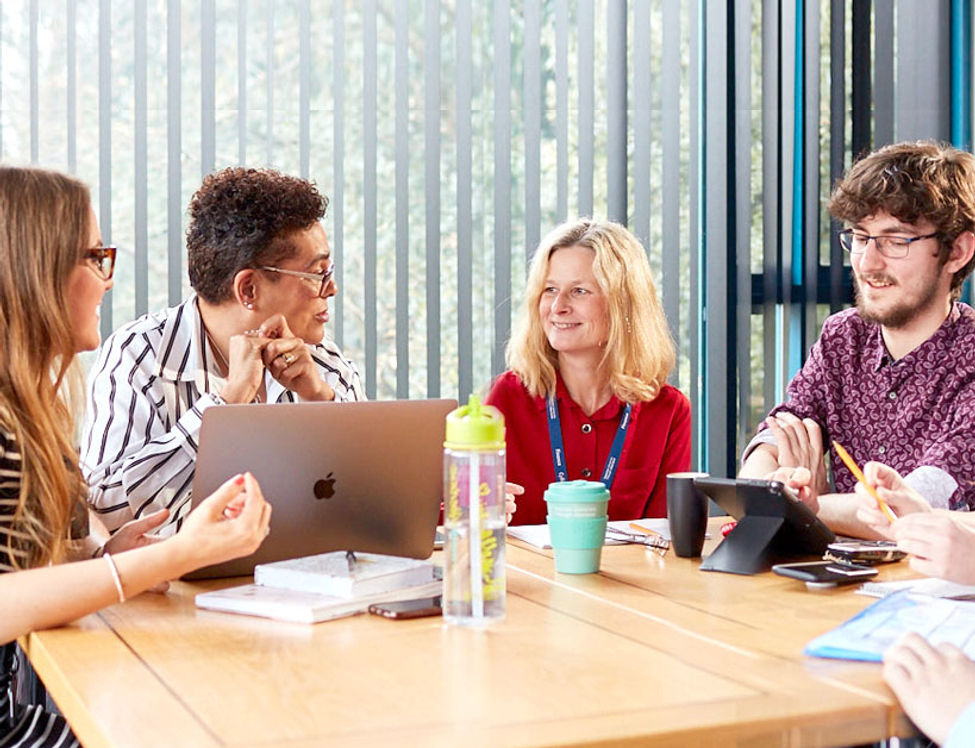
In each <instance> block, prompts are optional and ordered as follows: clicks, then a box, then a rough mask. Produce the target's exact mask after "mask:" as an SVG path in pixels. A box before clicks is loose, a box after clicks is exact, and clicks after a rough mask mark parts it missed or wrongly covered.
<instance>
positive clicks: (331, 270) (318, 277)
mask: <svg viewBox="0 0 975 748" xmlns="http://www.w3.org/2000/svg"><path fill="white" fill-rule="evenodd" d="M260 269H261V270H267V271H268V272H269V273H281V275H293V276H294V277H295V278H301V279H302V280H303V281H306V282H308V283H311V284H312V285H314V287H315V288H316V289H317V292H316V295H317V296H318V298H320V299H322V298H325V290H326V289H327V288H328V282H329V281H330V280H332V276H333V275H335V263H334V262H333V263H330V264H329V266H328V267H327V268H325V269H324V270H323V271H322V272H320V273H303V272H301V271H300V270H287V269H285V268H275V267H271V266H270V265H261V267H260Z"/></svg>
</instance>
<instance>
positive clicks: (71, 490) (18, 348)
mask: <svg viewBox="0 0 975 748" xmlns="http://www.w3.org/2000/svg"><path fill="white" fill-rule="evenodd" d="M90 205H91V200H90V197H89V193H88V188H87V187H86V186H85V185H84V184H82V183H81V182H79V181H78V180H76V179H74V178H72V177H69V176H65V175H64V174H59V173H57V172H53V171H46V170H43V169H33V168H17V167H9V166H0V341H2V342H0V427H2V428H3V429H4V430H6V431H7V432H9V433H10V434H11V435H12V436H13V439H14V441H15V445H16V447H17V448H18V449H19V451H20V454H21V460H22V462H21V465H22V470H21V480H20V494H19V497H18V502H17V509H16V511H15V514H14V520H13V528H14V530H15V533H13V534H11V539H10V543H9V545H8V547H7V548H6V550H7V552H8V554H9V556H10V559H11V562H12V563H13V564H14V565H15V566H16V567H19V568H29V567H34V566H40V565H44V564H46V563H48V562H50V561H54V562H57V561H60V560H62V559H63V558H64V556H65V553H66V550H67V541H68V534H69V531H70V524H71V518H72V516H74V514H75V512H77V511H78V510H79V505H80V506H81V507H83V506H84V498H85V495H86V492H87V486H86V484H85V481H84V479H83V478H82V475H81V473H80V471H79V470H78V455H77V451H76V450H75V448H74V446H73V435H74V415H75V408H74V407H73V406H74V405H75V404H78V403H80V402H81V399H80V394H81V385H82V382H81V379H82V377H81V372H80V369H79V368H78V366H77V364H75V347H76V342H75V335H74V330H73V328H72V322H71V319H70V318H69V316H68V315H66V314H65V311H64V310H65V309H66V307H67V299H66V294H65V292H66V284H67V280H68V276H69V275H70V274H71V271H72V270H73V269H74V268H75V267H77V265H78V263H79V262H80V261H81V260H82V257H83V252H84V249H85V243H86V241H87V239H88V233H89V230H90V228H91V227H90V220H91V218H90ZM15 538H16V539H15Z"/></svg>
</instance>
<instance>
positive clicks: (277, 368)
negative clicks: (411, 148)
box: [81, 167, 363, 532]
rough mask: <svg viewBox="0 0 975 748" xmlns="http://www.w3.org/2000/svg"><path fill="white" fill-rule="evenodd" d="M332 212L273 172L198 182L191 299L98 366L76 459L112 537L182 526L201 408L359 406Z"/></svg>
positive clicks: (119, 334) (127, 329) (127, 333)
mask: <svg viewBox="0 0 975 748" xmlns="http://www.w3.org/2000/svg"><path fill="white" fill-rule="evenodd" d="M327 206H328V200H327V199H326V198H325V197H324V196H323V195H322V194H321V193H319V191H318V189H317V188H316V187H315V185H314V184H313V183H311V182H309V181H307V180H304V179H299V178H297V177H291V176H287V175H284V174H280V173H278V172H276V171H272V170H269V169H246V168H240V167H234V168H229V169H224V170H222V171H219V172H217V173H215V174H211V175H209V176H207V177H206V178H205V179H204V180H203V185H202V186H201V187H200V189H199V190H198V191H197V193H196V194H195V195H194V196H193V199H192V201H191V202H190V207H189V213H190V223H189V228H188V229H187V240H186V244H187V258H188V266H189V278H190V285H191V286H192V287H193V290H194V291H195V294H194V295H192V296H190V298H188V299H187V300H186V301H184V302H183V303H182V304H180V305H179V306H176V307H173V308H170V309H166V310H164V311H162V312H157V313H154V314H148V315H146V316H144V317H142V318H140V319H138V320H136V321H134V322H132V323H130V324H127V325H125V326H123V327H121V328H120V329H119V330H117V331H116V332H115V333H113V334H112V335H111V336H110V337H108V338H107V339H106V341H105V343H104V344H103V345H102V347H101V350H100V352H99V356H98V360H97V361H96V363H95V365H94V367H93V368H92V371H91V375H90V381H89V388H90V389H89V408H88V420H87V422H86V424H85V429H84V434H83V437H82V452H81V461H82V469H83V471H84V473H85V477H86V479H87V480H88V483H89V485H90V488H91V491H90V494H89V503H90V504H91V505H92V506H93V507H94V509H95V511H96V512H97V513H98V514H99V515H100V516H101V518H102V519H103V520H104V523H105V525H106V527H107V528H108V529H109V530H110V531H111V530H114V529H115V528H117V527H119V526H121V524H122V523H124V522H126V521H127V520H129V519H132V518H133V517H141V516H143V515H145V514H146V513H149V512H152V511H155V510H157V509H161V508H167V509H169V510H170V523H175V524H176V526H178V523H179V522H180V521H181V520H182V517H183V516H184V515H185V513H186V512H187V511H188V510H189V501H188V498H189V493H190V488H191V486H192V484H193V471H194V464H195V461H196V449H197V442H198V437H199V430H200V422H201V419H202V416H203V411H204V410H206V409H207V408H209V407H213V406H216V405H221V404H224V403H250V402H268V403H274V402H295V401H315V400H360V399H362V397H363V395H362V392H361V385H360V382H359V375H358V372H357V371H356V369H355V367H354V366H353V365H352V364H351V363H350V362H349V361H348V360H346V359H345V358H344V356H343V355H342V353H341V351H339V349H338V348H337V347H336V345H335V344H334V343H333V342H332V341H330V340H328V339H327V338H326V337H325V324H326V323H327V322H328V318H329V317H328V299H329V298H330V297H332V296H334V295H335V294H336V293H337V291H338V288H337V286H336V284H335V279H334V277H333V274H334V270H335V265H334V262H333V261H332V257H331V249H330V247H329V244H328V239H327V237H326V236H325V230H324V228H323V227H322V224H321V220H322V218H323V217H324V215H325V209H326V208H327ZM169 527H170V528H171V527H172V525H170V526H169ZM169 531H170V532H171V531H172V530H171V529H170V530H169Z"/></svg>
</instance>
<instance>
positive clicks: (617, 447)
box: [545, 397, 633, 488]
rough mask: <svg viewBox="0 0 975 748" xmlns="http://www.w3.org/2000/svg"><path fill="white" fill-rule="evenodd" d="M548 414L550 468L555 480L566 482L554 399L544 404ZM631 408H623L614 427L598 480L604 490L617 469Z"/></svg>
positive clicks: (563, 452)
mask: <svg viewBox="0 0 975 748" xmlns="http://www.w3.org/2000/svg"><path fill="white" fill-rule="evenodd" d="M545 410H546V413H547V414H548V441H549V446H550V447H551V449H552V466H553V467H554V468H555V480H557V481H560V482H561V481H566V480H568V479H569V470H568V467H567V466H566V464H565V443H564V442H563V441H562V421H561V419H560V418H559V403H558V400H556V399H555V397H549V398H548V402H547V404H546V408H545ZM632 412H633V406H632V405H630V404H629V403H627V404H626V407H625V408H623V415H622V417H621V418H620V424H619V426H617V427H616V436H614V437H613V444H612V446H611V447H610V448H609V456H608V457H607V458H606V465H605V466H604V467H603V474H602V475H601V476H600V478H599V480H600V481H601V482H602V484H603V485H604V486H606V488H610V487H612V485H613V479H614V478H616V468H617V467H619V462H620V455H621V454H622V453H623V442H624V441H625V440H626V430H627V429H628V428H629V427H630V415H631V414H632Z"/></svg>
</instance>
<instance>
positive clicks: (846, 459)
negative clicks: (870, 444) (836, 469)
mask: <svg viewBox="0 0 975 748" xmlns="http://www.w3.org/2000/svg"><path fill="white" fill-rule="evenodd" d="M833 449H835V450H836V454H838V455H839V456H840V459H841V460H843V464H844V465H846V466H847V467H848V468H849V469H850V472H851V473H853V477H854V478H856V479H857V480H858V481H860V483H861V484H862V485H863V487H864V488H865V489H867V493H869V494H870V495H871V496H873V498H874V500H875V501H876V502H877V507H878V508H879V509H880V511H882V512H883V513H884V514H885V515H886V516H887V519H888V520H889V521H890V522H891V523H893V522H895V521H896V520H897V515H895V514H894V513H893V512H892V511H891V509H890V507H889V506H887V502H886V501H884V500H883V499H882V498H880V494H878V493H877V492H876V491H875V490H874V488H873V486H871V485H870V484H869V483H867V479H866V477H865V476H864V475H863V471H861V470H860V468H858V467H857V464H856V463H855V462H854V461H853V458H852V457H850V453H849V452H847V451H846V450H845V449H843V446H842V445H841V444H840V443H839V442H837V441H834V442H833Z"/></svg>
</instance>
